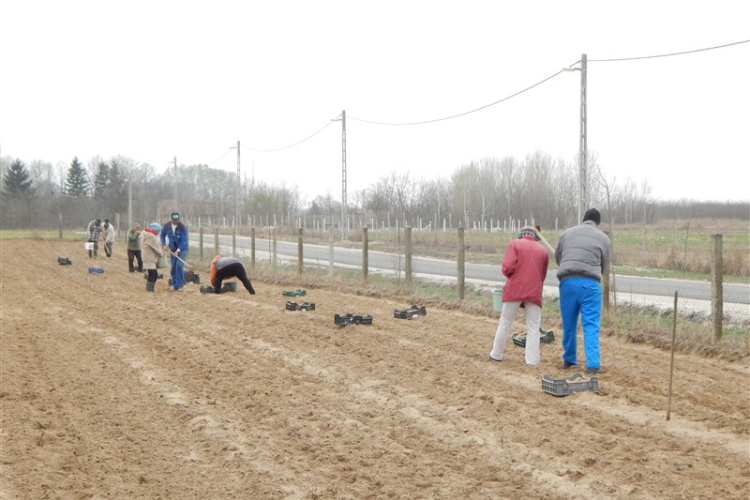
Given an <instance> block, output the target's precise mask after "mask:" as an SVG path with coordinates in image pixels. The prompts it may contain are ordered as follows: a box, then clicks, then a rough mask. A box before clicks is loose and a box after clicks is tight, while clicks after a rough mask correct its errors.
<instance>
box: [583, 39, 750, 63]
mask: <svg viewBox="0 0 750 500" xmlns="http://www.w3.org/2000/svg"><path fill="white" fill-rule="evenodd" d="M748 42H750V40H742V41H739V42H733V43H727V44H724V45H717V46H715V47H706V48H703V49H695V50H686V51H684V52H671V53H669V54H656V55H652V56H638V57H620V58H617V59H589V60H588V62H620V61H638V60H640V59H656V58H657V57H673V56H684V55H686V54H695V53H697V52H705V51H707V50H716V49H723V48H725V47H731V46H733V45H739V44H741V43H748Z"/></svg>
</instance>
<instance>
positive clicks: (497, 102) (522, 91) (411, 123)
mask: <svg viewBox="0 0 750 500" xmlns="http://www.w3.org/2000/svg"><path fill="white" fill-rule="evenodd" d="M574 64H575V63H574ZM563 71H565V70H562V69H561V70H560V71H558V72H557V73H555V74H554V75H550V76H548V77H547V78H545V79H544V80H541V81H538V82H536V83H535V84H534V85H531V86H529V87H526V88H525V89H523V90H519V91H518V92H516V93H514V94H511V95H509V96H507V97H503V98H502V99H500V100H498V101H495V102H491V103H489V104H485V105H484V106H481V107H479V108H476V109H472V110H470V111H464V112H463V113H458V114H456V115H451V116H445V117H443V118H436V119H434V120H425V121H421V122H405V123H389V122H376V121H371V120H363V119H362V118H355V117H353V116H349V119H351V120H357V121H360V122H364V123H370V124H372V125H424V124H426V123H435V122H440V121H445V120H450V119H453V118H458V117H459V116H466V115H468V114H471V113H476V112H477V111H481V110H483V109H487V108H489V107H490V106H494V105H495V104H500V103H501V102H504V101H507V100H509V99H512V98H514V97H516V96H519V95H521V94H523V93H524V92H526V91H528V90H531V89H533V88H534V87H538V86H539V85H541V84H543V83H545V82H547V81H549V80H551V79H553V78H554V77H556V76H557V75H559V74H560V73H562V72H563Z"/></svg>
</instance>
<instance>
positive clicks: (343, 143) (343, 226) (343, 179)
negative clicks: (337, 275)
mask: <svg viewBox="0 0 750 500" xmlns="http://www.w3.org/2000/svg"><path fill="white" fill-rule="evenodd" d="M346 217H347V214H346V110H343V111H342V112H341V241H345V240H346V237H347V235H346Z"/></svg>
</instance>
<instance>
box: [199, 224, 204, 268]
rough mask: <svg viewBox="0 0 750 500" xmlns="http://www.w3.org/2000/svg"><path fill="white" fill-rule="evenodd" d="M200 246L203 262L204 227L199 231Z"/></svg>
mask: <svg viewBox="0 0 750 500" xmlns="http://www.w3.org/2000/svg"><path fill="white" fill-rule="evenodd" d="M198 246H199V247H200V250H199V252H198V253H199V254H200V258H201V264H203V227H201V228H200V229H199V231H198Z"/></svg>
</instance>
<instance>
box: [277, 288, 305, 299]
mask: <svg viewBox="0 0 750 500" xmlns="http://www.w3.org/2000/svg"><path fill="white" fill-rule="evenodd" d="M281 295H283V296H284V297H303V296H305V295H307V292H306V291H305V290H303V289H301V288H299V289H297V290H294V291H289V290H284V291H282V292H281Z"/></svg>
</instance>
